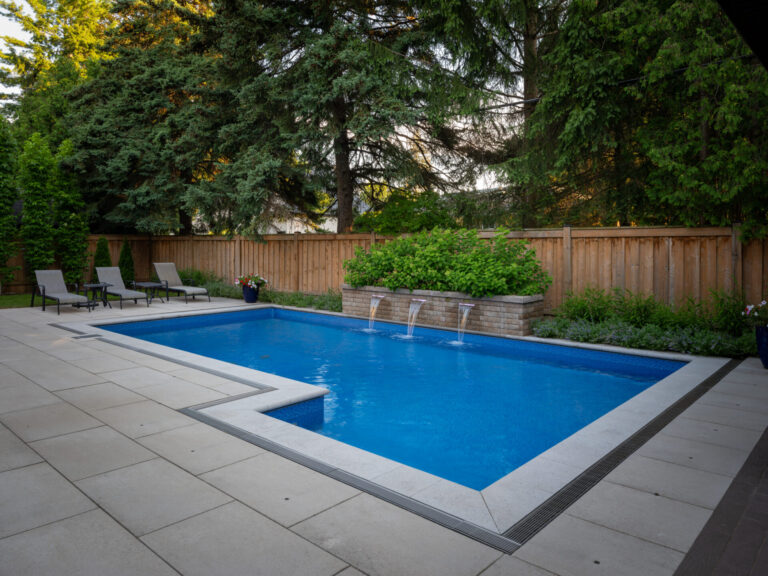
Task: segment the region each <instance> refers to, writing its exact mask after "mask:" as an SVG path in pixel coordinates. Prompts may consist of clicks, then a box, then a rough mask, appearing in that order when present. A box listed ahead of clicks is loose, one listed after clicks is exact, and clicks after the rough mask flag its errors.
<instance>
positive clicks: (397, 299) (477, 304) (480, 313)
mask: <svg viewBox="0 0 768 576" xmlns="http://www.w3.org/2000/svg"><path fill="white" fill-rule="evenodd" d="M374 294H382V295H384V296H385V298H384V299H383V300H381V302H380V303H379V307H378V310H377V312H376V319H377V320H391V321H394V322H404V323H405V322H408V309H409V308H410V305H411V300H413V299H414V298H419V299H424V300H425V302H424V304H422V306H421V309H420V310H419V315H418V318H417V321H416V325H417V326H419V325H421V326H437V327H440V328H448V329H455V328H457V327H458V324H459V303H460V302H467V303H470V304H474V307H473V308H472V311H471V312H470V313H469V317H468V320H467V325H466V327H465V329H466V330H467V331H470V332H487V333H491V334H501V335H505V336H528V335H529V334H531V322H532V321H533V320H534V319H536V318H540V317H541V316H542V315H543V314H544V296H543V295H541V294H537V295H535V296H493V297H491V298H472V297H471V296H467V295H466V294H462V293H460V292H437V291H432V290H414V291H413V292H411V291H409V290H402V289H401V290H397V291H395V292H392V291H391V290H388V289H387V288H377V287H374V286H363V287H361V288H351V287H350V286H347V285H346V284H345V285H344V286H343V287H342V306H343V310H344V313H345V314H349V315H350V316H358V317H361V318H368V317H369V314H370V307H371V296H373V295H374Z"/></svg>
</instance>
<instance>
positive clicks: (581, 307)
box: [533, 288, 756, 358]
mask: <svg viewBox="0 0 768 576" xmlns="http://www.w3.org/2000/svg"><path fill="white" fill-rule="evenodd" d="M742 310H743V300H742V298H741V297H740V296H738V295H736V294H727V293H722V292H713V293H712V297H711V300H710V301H709V302H708V303H706V304H702V303H700V302H697V301H695V300H693V299H692V298H688V299H686V300H685V301H684V302H683V303H682V304H681V305H680V306H678V307H677V308H676V309H673V308H672V307H670V306H667V305H666V304H662V303H660V302H657V301H655V300H654V299H653V298H652V297H649V296H641V295H633V294H631V293H629V292H624V291H621V290H618V291H614V293H613V297H612V298H611V297H609V296H608V295H607V294H606V293H605V292H604V291H602V290H599V289H595V288H590V289H587V290H585V291H584V292H583V293H581V294H579V295H573V294H569V295H568V296H567V297H566V299H565V301H564V302H563V304H562V305H561V306H560V307H559V308H558V309H557V311H556V314H557V316H556V317H555V318H547V319H543V320H541V321H539V322H537V323H535V324H534V326H533V333H534V334H535V335H536V336H539V337H542V338H566V339H569V340H574V341H576V342H590V343H595V344H610V345H613V346H625V347H630V348H641V349H646V350H662V351H669V352H681V353H684V354H699V355H708V356H731V357H737V358H741V357H744V356H750V355H754V354H755V353H756V343H755V337H754V333H753V332H752V331H751V330H750V329H749V327H748V326H747V325H746V324H745V321H744V317H743V316H742V315H741V312H742Z"/></svg>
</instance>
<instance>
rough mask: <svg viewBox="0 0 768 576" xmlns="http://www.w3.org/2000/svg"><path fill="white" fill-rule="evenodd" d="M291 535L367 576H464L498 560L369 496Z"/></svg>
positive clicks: (489, 550) (485, 550) (303, 525)
mask: <svg viewBox="0 0 768 576" xmlns="http://www.w3.org/2000/svg"><path fill="white" fill-rule="evenodd" d="M294 530H295V531H296V532H298V533H299V534H301V535H302V536H304V537H305V538H306V539H308V540H310V541H311V542H315V543H316V544H317V545H318V546H321V547H322V548H324V549H326V550H329V551H331V552H332V553H333V554H335V555H337V556H338V557H340V558H342V559H343V560H345V561H347V562H349V563H350V564H352V565H353V566H355V567H356V568H358V569H360V570H362V571H363V572H365V573H366V574H370V575H371V576H374V575H377V576H384V575H390V574H420V575H423V576H429V575H434V576H468V575H473V574H478V573H479V572H481V571H482V570H484V569H485V568H487V567H488V566H490V565H491V564H492V563H493V562H495V561H496V560H497V559H498V558H499V557H500V556H501V552H498V551H496V550H494V549H492V548H489V547H487V546H484V545H483V544H480V543H479V542H475V541H474V540H470V539H469V538H466V537H464V536H461V535H459V534H457V533H455V532H451V531H449V530H448V529H446V528H443V527H441V526H438V525H437V524H433V523H432V522H430V521H428V520H425V519H424V518H420V517H418V516H415V515H413V514H411V513H409V512H406V511H405V510H401V509H400V508H397V507H395V506H393V505H391V504H388V503H386V502H383V501H382V500H378V499H376V498H374V497H373V496H370V495H368V494H361V495H360V496H356V497H355V498H352V499H351V500H347V501H346V502H343V503H341V504H339V505H338V506H334V507H333V508H331V509H330V510H327V511H326V512H323V513H321V514H318V515H317V516H315V517H313V518H310V519H309V520H306V521H304V522H302V523H301V524H298V525H297V526H295V527H294ZM373 543H375V545H374V544H373Z"/></svg>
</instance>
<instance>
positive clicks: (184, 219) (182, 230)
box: [179, 208, 192, 236]
mask: <svg viewBox="0 0 768 576" xmlns="http://www.w3.org/2000/svg"><path fill="white" fill-rule="evenodd" d="M188 234H192V215H191V214H190V213H189V212H187V211H186V210H184V209H183V208H179V235H180V236H187V235H188Z"/></svg>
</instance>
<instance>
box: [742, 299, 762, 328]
mask: <svg viewBox="0 0 768 576" xmlns="http://www.w3.org/2000/svg"><path fill="white" fill-rule="evenodd" d="M741 315H742V316H744V318H745V319H746V320H747V322H749V323H750V324H752V325H754V326H768V305H766V302H765V300H763V301H762V302H760V304H750V305H749V306H747V307H746V308H745V309H744V311H743V312H742V313H741Z"/></svg>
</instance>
